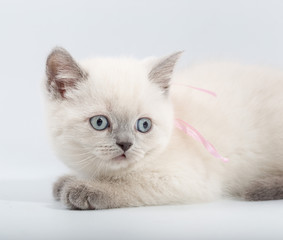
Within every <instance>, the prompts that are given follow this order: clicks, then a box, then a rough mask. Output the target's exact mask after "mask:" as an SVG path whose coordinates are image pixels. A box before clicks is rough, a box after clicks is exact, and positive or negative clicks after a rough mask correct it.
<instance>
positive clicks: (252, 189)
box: [242, 176, 283, 201]
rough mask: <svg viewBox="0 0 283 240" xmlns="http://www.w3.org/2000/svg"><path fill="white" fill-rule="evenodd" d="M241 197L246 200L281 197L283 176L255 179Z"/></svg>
mask: <svg viewBox="0 0 283 240" xmlns="http://www.w3.org/2000/svg"><path fill="white" fill-rule="evenodd" d="M242 197H243V198H244V199H246V200H248V201H264V200H277V199H283V176H281V177H280V176H273V177H267V178H263V179H261V180H259V181H255V182H254V183H253V184H251V185H250V186H249V188H248V189H247V190H246V191H245V192H244V194H243V196H242Z"/></svg>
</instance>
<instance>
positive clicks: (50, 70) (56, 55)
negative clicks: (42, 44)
mask: <svg viewBox="0 0 283 240" xmlns="http://www.w3.org/2000/svg"><path fill="white" fill-rule="evenodd" d="M46 76H47V82H46V87H47V90H48V92H49V94H50V95H51V97H52V98H55V99H65V98H66V92H67V91H68V90H70V89H73V88H76V86H77V84H78V82H81V81H83V80H84V79H86V77H87V74H86V73H85V72H84V71H83V70H82V69H81V68H80V67H79V65H78V64H77V63H76V62H75V60H74V59H73V58H72V56H71V55H70V54H69V53H68V52H67V51H66V50H65V49H63V48H59V47H57V48H55V49H53V51H52V52H51V53H50V54H49V56H48V58H47V61H46Z"/></svg>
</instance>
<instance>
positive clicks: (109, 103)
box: [82, 58, 158, 113]
mask: <svg viewBox="0 0 283 240" xmlns="http://www.w3.org/2000/svg"><path fill="white" fill-rule="evenodd" d="M82 66H83V67H84V69H85V70H86V71H87V72H88V78H89V79H88V81H89V90H90V91H91V92H92V95H94V96H95V98H96V99H99V100H100V102H101V103H103V104H104V105H105V107H106V108H107V109H108V110H109V111H111V112H127V113H129V112H130V110H132V111H139V110H141V109H140V108H141V107H142V105H143V104H146V103H147V101H148V100H149V99H150V96H152V94H151V91H154V90H158V88H157V87H156V86H154V85H153V84H150V81H149V80H148V71H147V69H146V68H145V66H144V65H143V64H142V63H141V62H140V61H138V60H136V59H130V58H122V59H120V58H119V59H93V60H89V61H86V62H83V63H82ZM157 92H158V91H157Z"/></svg>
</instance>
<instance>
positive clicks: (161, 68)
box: [148, 51, 183, 93]
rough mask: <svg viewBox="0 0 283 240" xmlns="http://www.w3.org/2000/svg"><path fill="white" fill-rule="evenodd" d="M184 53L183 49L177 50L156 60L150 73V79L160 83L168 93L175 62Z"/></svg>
mask: <svg viewBox="0 0 283 240" xmlns="http://www.w3.org/2000/svg"><path fill="white" fill-rule="evenodd" d="M182 53H183V51H180V52H176V53H173V54H172V55H170V56H167V57H164V58H162V59H161V60H159V61H157V62H155V64H154V65H153V67H152V68H151V70H150V72H149V74H148V77H149V80H150V81H152V82H154V83H156V84H158V85H159V86H160V87H161V88H162V89H163V90H164V92H165V93H168V89H169V83H170V80H171V76H172V73H173V70H174V67H175V64H176V62H177V60H178V59H179V57H180V56H181V54H182Z"/></svg>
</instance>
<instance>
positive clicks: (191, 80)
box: [45, 48, 283, 209]
mask: <svg viewBox="0 0 283 240" xmlns="http://www.w3.org/2000/svg"><path fill="white" fill-rule="evenodd" d="M180 55H181V52H177V53H174V54H172V55H170V56H167V57H163V58H148V59H145V60H136V59H132V58H117V59H115V58H102V59H90V60H87V61H84V62H80V63H77V62H76V61H75V60H74V59H73V58H72V57H71V55H70V54H69V53H68V52H67V51H66V50H64V49H62V48H55V49H54V50H53V51H52V52H51V54H50V55H49V57H48V59H47V63H46V75H47V76H46V82H45V83H46V90H47V91H46V93H47V103H48V113H49V125H50V133H51V137H52V140H53V141H52V142H53V145H54V149H55V151H56V153H57V155H58V156H59V157H60V158H61V159H62V160H63V161H64V163H65V164H66V165H67V166H69V167H70V168H71V169H73V170H74V171H75V172H76V175H75V176H63V177H61V178H60V179H59V180H58V181H57V182H56V183H55V184H54V189H53V193H54V196H55V198H56V199H57V200H60V201H61V202H63V203H64V204H65V205H66V206H67V207H68V208H71V209H106V208H118V207H130V206H145V205H164V204H183V203H184V204H186V203H194V202H205V201H212V200H217V199H220V198H223V197H229V198H242V199H246V200H269V199H280V198H283V174H282V173H283V159H282V156H283V147H282V146H283V135H282V133H283V121H282V119H283V106H282V103H283V94H282V90H283V73H282V72H280V71H274V70H270V69H264V68H258V67H253V66H252V67H246V66H241V65H237V64H228V63H209V64H204V65H197V66H192V67H190V68H187V69H184V70H182V71H179V72H176V73H174V74H173V70H174V66H175V63H176V61H177V60H178V58H179V57H180ZM180 83H181V84H190V85H193V86H197V87H203V88H206V89H209V90H212V91H215V92H216V93H217V98H214V97H212V96H211V95H209V94H205V93H202V92H199V91H196V90H193V89H190V88H187V87H185V86H183V85H181V84H180ZM176 118H179V119H183V120H184V121H187V122H188V123H190V124H191V125H192V126H194V127H195V128H196V129H198V130H199V131H200V132H201V133H202V134H203V136H205V137H206V138H207V139H208V140H209V141H210V142H211V143H212V144H213V145H214V146H215V148H216V149H217V150H218V151H219V152H220V153H221V154H222V155H223V156H225V157H227V158H228V159H229V161H228V162H223V161H221V160H219V159H217V158H215V157H214V156H212V155H211V154H210V153H209V152H208V151H206V149H205V148H204V147H203V146H202V145H201V144H200V143H199V142H197V141H195V140H194V139H193V138H192V137H190V136H187V135H186V134H185V133H184V132H183V131H181V130H179V129H178V128H176V127H175V126H174V120H175V119H176Z"/></svg>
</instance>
